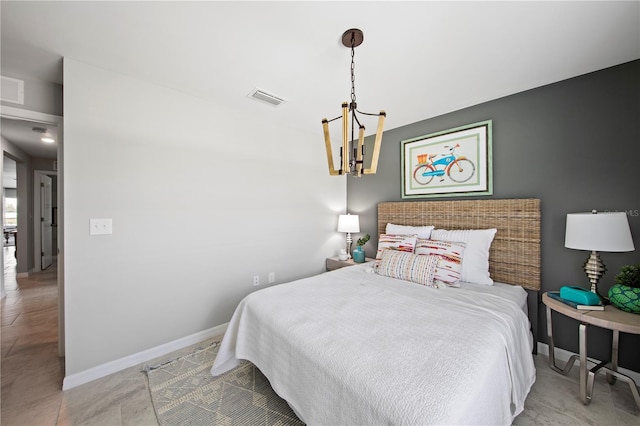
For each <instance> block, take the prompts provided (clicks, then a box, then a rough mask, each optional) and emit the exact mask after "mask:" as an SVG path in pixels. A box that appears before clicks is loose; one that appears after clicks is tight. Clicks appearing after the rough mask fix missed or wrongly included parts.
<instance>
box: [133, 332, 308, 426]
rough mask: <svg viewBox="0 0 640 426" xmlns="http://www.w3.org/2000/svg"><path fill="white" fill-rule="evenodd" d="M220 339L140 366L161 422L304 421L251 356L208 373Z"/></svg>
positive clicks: (171, 424)
mask: <svg viewBox="0 0 640 426" xmlns="http://www.w3.org/2000/svg"><path fill="white" fill-rule="evenodd" d="M219 345H220V344H219V342H214V343H212V344H211V345H209V346H206V347H204V348H199V349H197V350H195V351H194V352H193V353H191V354H189V355H185V356H183V357H180V358H177V359H174V360H171V361H167V362H164V363H162V364H159V365H156V366H147V367H145V372H146V373H147V378H148V380H149V389H150V391H151V400H152V402H153V407H154V409H155V411H156V416H157V417H158V422H159V423H160V425H162V426H174V425H229V426H231V425H247V426H249V425H251V426H253V425H303V424H304V423H302V422H301V421H300V419H298V418H297V417H296V415H295V414H294V413H293V411H292V410H291V408H290V407H289V405H287V403H286V401H285V400H283V399H282V398H280V397H279V396H278V395H277V394H276V393H275V392H274V391H273V389H272V388H271V385H270V384H269V381H268V380H267V378H266V377H265V376H264V375H263V374H262V373H261V372H260V370H258V369H257V368H256V366H255V365H253V364H251V363H250V362H247V361H243V362H242V363H241V364H240V366H238V367H237V368H235V369H233V370H231V371H229V372H228V373H226V374H223V375H222V376H218V377H212V376H211V373H210V370H211V366H212V365H213V361H214V359H215V357H216V354H217V353H218V348H219Z"/></svg>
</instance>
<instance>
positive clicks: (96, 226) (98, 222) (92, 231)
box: [89, 219, 113, 235]
mask: <svg viewBox="0 0 640 426" xmlns="http://www.w3.org/2000/svg"><path fill="white" fill-rule="evenodd" d="M107 234H113V222H112V220H111V219H89V235H107Z"/></svg>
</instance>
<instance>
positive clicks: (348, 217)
mask: <svg viewBox="0 0 640 426" xmlns="http://www.w3.org/2000/svg"><path fill="white" fill-rule="evenodd" d="M338 232H346V233H347V254H348V255H349V259H350V258H351V244H352V243H353V239H352V238H351V233H352V232H360V220H359V217H358V215H357V214H341V215H340V216H339V217H338Z"/></svg>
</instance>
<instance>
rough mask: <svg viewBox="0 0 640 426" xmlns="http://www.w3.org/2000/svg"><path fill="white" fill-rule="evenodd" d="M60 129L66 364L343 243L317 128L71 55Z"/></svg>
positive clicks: (189, 317)
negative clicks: (105, 225) (93, 231)
mask: <svg viewBox="0 0 640 426" xmlns="http://www.w3.org/2000/svg"><path fill="white" fill-rule="evenodd" d="M212 78H215V76H212ZM238 96H244V93H239V94H238ZM247 102H250V100H247ZM265 108H270V106H268V105H265ZM64 128H65V146H64V155H63V161H64V183H65V193H64V203H65V214H64V220H65V241H64V245H65V248H66V253H65V263H64V267H65V272H66V285H65V306H66V315H65V318H66V326H65V332H66V374H67V375H70V374H76V373H79V372H82V371H85V370H87V369H90V368H92V367H95V366H98V365H100V364H104V363H106V362H109V361H112V360H115V359H118V358H122V357H125V356H128V355H130V354H134V353H137V352H140V351H143V350H145V349H148V348H151V347H155V346H157V345H161V344H163V343H166V342H170V341H173V340H175V339H179V338H181V337H184V336H187V335H191V334H193V333H196V332H198V331H201V330H206V329H208V328H211V327H214V326H217V325H220V324H224V323H225V322H227V321H229V319H230V318H231V314H232V313H233V310H234V308H235V306H236V305H237V303H238V302H239V300H240V299H241V298H242V297H243V296H245V295H246V294H248V293H250V292H251V291H254V290H255V288H254V287H253V286H252V276H253V275H255V274H259V275H260V278H261V280H262V282H264V283H266V281H267V274H268V273H269V272H272V271H273V272H275V274H276V283H280V282H283V281H287V280H291V279H295V278H299V277H303V276H308V275H312V274H316V273H319V272H322V271H323V270H324V260H325V257H327V256H330V255H334V254H335V253H337V251H338V249H339V248H341V247H342V245H343V241H344V236H342V235H339V234H338V233H337V232H335V227H336V223H337V214H338V213H342V212H344V209H345V202H346V184H345V181H344V178H340V177H330V176H329V175H328V172H327V169H326V161H325V158H326V156H325V153H324V145H323V139H322V134H321V133H320V132H318V134H305V133H301V132H300V131H294V130H290V129H286V128H283V127H281V126H276V125H273V124H271V123H269V122H266V121H262V120H260V119H258V118H256V117H250V116H246V114H245V115H241V114H239V113H237V112H234V111H231V110H229V109H227V108H225V107H224V106H222V105H216V104H212V103H210V102H206V101H204V100H202V99H199V98H195V97H191V96H188V95H185V94H182V93H179V92H176V91H174V90H170V89H166V88H162V87H159V86H155V85H153V84H150V83H147V82H144V81H140V80H136V79H133V78H130V77H127V76H124V75H120V74H116V73H113V72H110V71H106V70H103V69H99V68H95V67H93V66H90V65H87V64H83V63H80V62H77V61H74V60H70V59H65V63H64ZM294 154H295V156H294ZM90 218H112V219H113V234H112V235H104V236H90V235H89V219H90Z"/></svg>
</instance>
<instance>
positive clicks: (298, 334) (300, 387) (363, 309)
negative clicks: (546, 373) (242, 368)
mask: <svg viewBox="0 0 640 426" xmlns="http://www.w3.org/2000/svg"><path fill="white" fill-rule="evenodd" d="M388 223H394V224H400V225H407V226H408V225H412V226H421V225H427V224H429V225H434V226H435V227H436V228H444V229H450V230H455V229H485V228H491V227H493V228H495V229H497V232H496V233H495V237H494V240H493V242H492V244H491V250H490V253H489V265H490V267H489V270H490V272H491V278H492V279H493V280H494V281H495V283H494V284H493V285H478V284H474V283H469V284H467V283H464V282H462V283H459V288H454V287H449V286H440V287H437V286H436V287H432V286H427V285H417V284H415V283H414V282H410V281H407V280H401V279H397V278H392V277H390V276H386V275H384V274H381V273H379V269H376V268H375V265H374V264H373V263H368V264H362V265H357V266H353V267H349V268H342V269H338V270H335V271H332V272H327V273H323V274H320V275H318V276H315V277H309V278H305V279H301V280H297V281H294V282H291V283H287V284H281V285H277V286H273V287H270V288H266V289H263V290H261V291H258V292H254V293H252V294H250V295H248V296H247V297H246V298H244V299H243V300H242V301H241V302H240V304H239V305H238V307H237V309H236V311H235V313H234V315H233V317H232V319H231V321H230V323H229V327H228V329H227V331H226V333H225V336H224V339H223V341H222V343H221V347H220V350H219V352H218V356H217V358H216V360H215V363H214V365H213V368H212V369H211V373H212V374H213V375H214V376H215V375H219V374H222V373H224V372H226V371H228V370H230V369H232V368H234V367H235V366H237V365H238V363H239V360H241V359H246V360H249V361H250V362H252V363H254V364H255V365H256V366H257V367H258V368H259V369H260V370H261V371H262V372H263V373H264V375H265V376H266V377H267V378H268V379H269V381H270V383H271V385H272V387H273V389H274V391H275V392H276V393H278V395H280V396H281V397H282V398H284V399H285V400H286V401H287V402H288V403H289V405H290V406H291V408H292V409H293V410H294V411H295V412H296V414H297V415H298V417H300V419H301V420H303V421H304V422H305V423H307V424H312V425H315V424H326V425H329V424H330V425H337V424H344V425H347V424H349V425H355V424H367V425H370V424H511V422H512V420H513V419H514V418H515V416H517V415H518V414H519V413H520V412H521V411H522V410H523V407H524V401H525V399H526V396H527V394H528V392H529V390H530V389H531V386H532V385H533V383H534V381H535V367H534V365H533V358H532V350H533V338H532V334H531V331H530V322H529V319H528V317H527V311H528V309H527V292H526V291H525V290H524V288H527V289H529V290H533V291H537V290H539V288H540V278H539V277H540V274H539V264H540V261H539V256H540V252H539V245H540V239H539V234H540V231H539V225H540V211H539V200H530V199H526V200H472V201H435V202H400V203H381V204H379V206H378V233H379V235H383V234H385V229H386V225H387V224H388ZM384 253H387V254H389V253H391V251H385V252H384ZM395 254H397V253H395V252H394V255H395ZM385 256H386V255H385ZM407 256H409V255H407ZM411 256H413V255H411ZM418 257H419V258H420V259H424V258H426V256H417V257H416V258H418ZM385 259H386V257H385ZM374 263H375V262H374Z"/></svg>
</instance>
